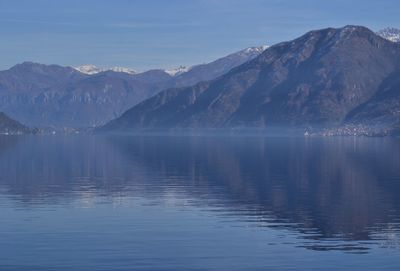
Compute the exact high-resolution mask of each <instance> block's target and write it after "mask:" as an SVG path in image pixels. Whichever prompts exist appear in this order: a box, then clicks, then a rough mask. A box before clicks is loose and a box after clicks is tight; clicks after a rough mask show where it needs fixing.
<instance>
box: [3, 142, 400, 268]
mask: <svg viewBox="0 0 400 271" xmlns="http://www.w3.org/2000/svg"><path fill="white" fill-rule="evenodd" d="M399 195H400V139H396V138H362V137H354V138H353V137H347V138H341V137H328V138H318V137H315V138H314V137H262V136H260V135H257V136H251V135H242V136H224V135H215V136H211V135H201V136H189V135H186V136H185V135H182V136H178V135H175V136H171V135H148V136H144V135H120V136H116V135H115V136H111V135H110V136H106V135H86V136H83V135H76V136H74V135H70V136H61V135H56V136H3V137H0V219H1V220H0V221H1V223H0V251H1V253H0V270H30V271H32V270H295V269H296V270H321V269H324V270H378V269H379V270H399V268H400V196H399Z"/></svg>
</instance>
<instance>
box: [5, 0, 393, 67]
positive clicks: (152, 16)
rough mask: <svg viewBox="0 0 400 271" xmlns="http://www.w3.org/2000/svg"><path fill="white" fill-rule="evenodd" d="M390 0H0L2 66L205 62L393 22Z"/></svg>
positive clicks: (155, 65) (181, 63) (145, 64)
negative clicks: (326, 32)
mask: <svg viewBox="0 0 400 271" xmlns="http://www.w3.org/2000/svg"><path fill="white" fill-rule="evenodd" d="M399 8H400V3H399V2H398V1H393V0H388V1H368V3H366V2H365V1H361V0H356V1H352V2H351V3H348V2H347V1H341V0H340V1H334V2H333V1H331V2H329V3H327V2H323V3H322V2H321V1H316V0H307V1H301V2H300V1H290V0H269V1H261V0H250V1H245V2H244V1H227V0H219V1H216V0H197V1H190V3H189V2H188V1H182V0H173V1H168V2H167V1H160V0H152V1H146V2H140V3H138V2H132V1H118V2H115V1H92V0H90V1H85V2H79V1H77V0H73V1H68V2H65V1H50V0H40V1H35V2H32V1H9V0H5V1H4V0H3V1H0V14H1V16H0V22H1V23H2V24H3V26H5V27H2V28H1V29H0V34H1V35H2V37H3V43H2V44H1V45H0V48H1V50H2V52H3V55H4V56H3V62H2V63H1V65H0V70H5V69H8V68H10V67H12V66H13V65H15V64H17V63H21V62H24V61H32V62H39V63H44V64H59V65H62V66H80V65H83V64H93V65H96V66H100V67H113V66H122V67H129V68H133V69H136V70H139V71H144V70H149V69H153V68H173V67H178V66H180V65H187V66H190V65H195V64H201V63H206V62H210V61H213V60H215V59H218V58H219V57H222V56H225V55H228V54H230V53H233V52H236V51H239V50H241V49H243V48H247V47H252V46H260V45H273V44H276V43H278V42H281V41H286V40H291V39H293V38H296V37H298V36H300V35H302V34H304V33H305V32H307V31H309V30H313V29H320V28H326V27H342V26H344V25H348V24H353V25H363V26H366V27H368V28H370V29H371V30H374V31H377V30H379V29H382V28H385V27H396V28H399V27H400V24H399V22H398V15H397V10H399Z"/></svg>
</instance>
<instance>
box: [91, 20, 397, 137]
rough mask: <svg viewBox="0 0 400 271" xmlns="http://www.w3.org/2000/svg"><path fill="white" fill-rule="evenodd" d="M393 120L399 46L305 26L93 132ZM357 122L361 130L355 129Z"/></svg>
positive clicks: (362, 32)
mask: <svg viewBox="0 0 400 271" xmlns="http://www.w3.org/2000/svg"><path fill="white" fill-rule="evenodd" d="M399 123H400V44H399V43H396V42H392V41H390V40H388V39H385V38H382V37H381V36H380V35H378V34H376V33H374V32H372V31H371V30H369V29H367V28H365V27H362V26H351V25H350V26H346V27H343V28H327V29H322V30H317V31H310V32H308V33H306V34H305V35H303V36H301V37H299V38H297V39H295V40H292V41H288V42H282V43H279V44H277V45H274V46H272V47H270V48H268V49H267V50H265V51H263V53H262V54H260V55H259V56H257V57H256V58H254V59H253V60H250V61H248V62H246V63H244V64H242V65H239V66H237V67H235V68H233V69H232V70H230V71H229V72H228V73H226V74H224V75H222V76H220V77H218V78H216V79H214V80H209V81H202V82H200V83H197V84H195V85H193V86H189V87H179V86H177V87H175V88H171V89H167V90H164V91H161V92H160V93H159V94H157V95H155V96H154V97H152V98H150V99H148V100H145V101H143V102H141V103H140V104H138V105H137V106H135V107H133V108H131V109H130V110H128V111H126V112H125V113H124V114H123V115H122V116H121V117H120V118H117V119H115V120H113V121H111V122H110V123H108V124H107V125H105V126H103V127H101V128H100V129H99V131H130V130H133V129H137V128H205V127H207V128H220V127H343V126H345V125H351V126H353V127H358V128H354V129H364V126H368V127H379V129H382V130H384V131H385V133H387V132H389V133H395V131H397V129H398V127H399ZM359 127H361V128H359Z"/></svg>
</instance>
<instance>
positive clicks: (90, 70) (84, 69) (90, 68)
mask: <svg viewBox="0 0 400 271" xmlns="http://www.w3.org/2000/svg"><path fill="white" fill-rule="evenodd" d="M74 69H75V70H77V71H79V72H81V73H84V74H90V75H92V74H96V73H100V72H105V71H114V72H123V73H128V74H136V73H137V72H136V71H135V70H133V69H130V68H124V67H112V68H100V67H97V66H95V65H92V64H86V65H82V66H79V67H74Z"/></svg>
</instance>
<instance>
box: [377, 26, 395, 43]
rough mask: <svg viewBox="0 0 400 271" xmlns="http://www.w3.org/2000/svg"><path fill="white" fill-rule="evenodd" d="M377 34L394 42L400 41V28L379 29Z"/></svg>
mask: <svg viewBox="0 0 400 271" xmlns="http://www.w3.org/2000/svg"><path fill="white" fill-rule="evenodd" d="M376 34H378V35H379V36H381V37H382V38H385V39H387V40H390V41H392V42H400V29H397V28H393V27H387V28H385V29H382V30H380V31H378V32H377V33H376Z"/></svg>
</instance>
